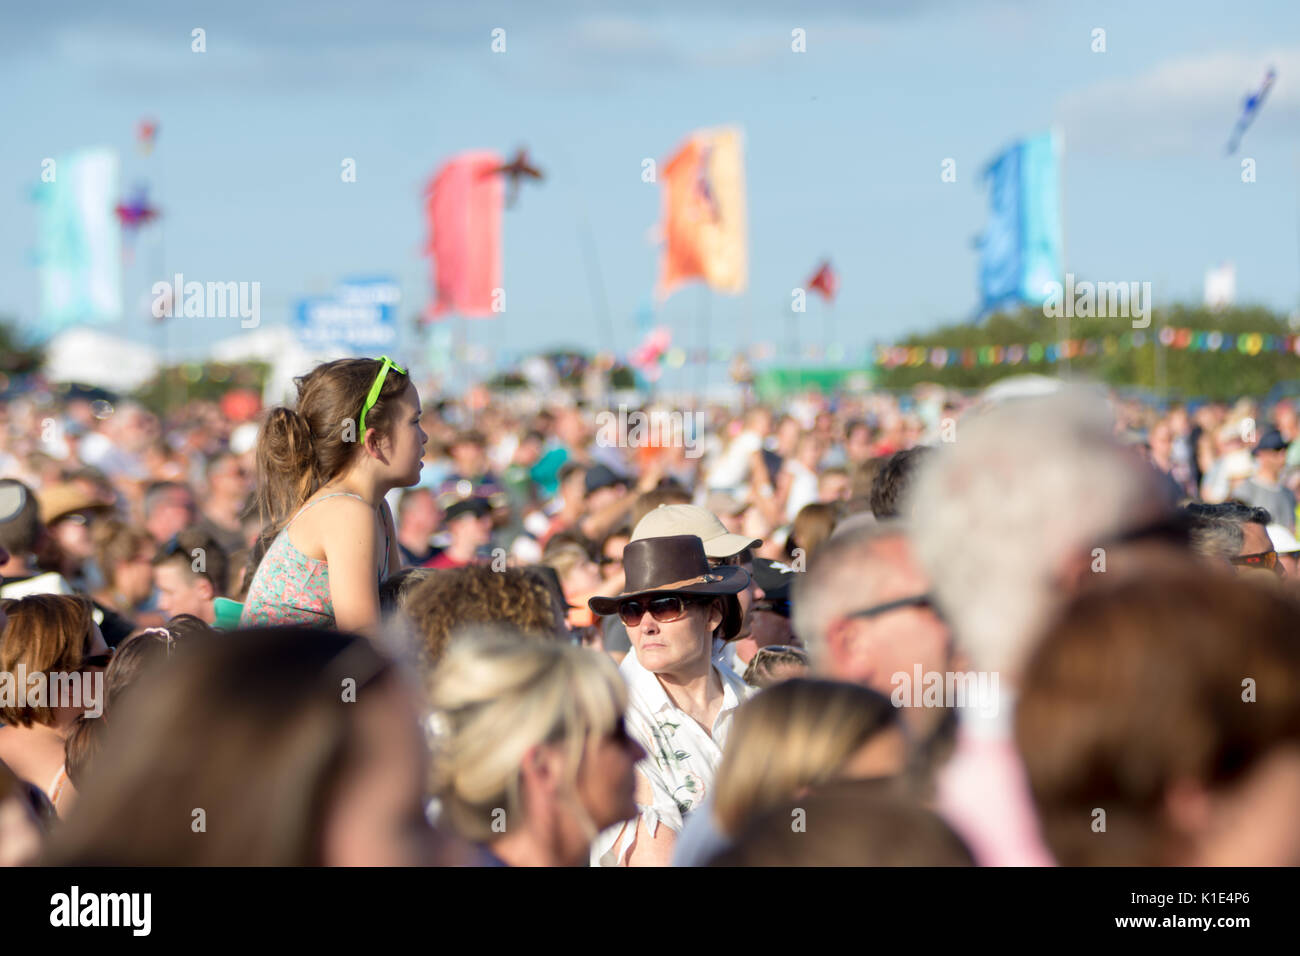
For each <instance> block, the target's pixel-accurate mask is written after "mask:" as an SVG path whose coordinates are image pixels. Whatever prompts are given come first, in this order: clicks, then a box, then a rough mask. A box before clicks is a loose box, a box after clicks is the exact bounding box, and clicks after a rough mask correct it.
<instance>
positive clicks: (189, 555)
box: [153, 528, 229, 597]
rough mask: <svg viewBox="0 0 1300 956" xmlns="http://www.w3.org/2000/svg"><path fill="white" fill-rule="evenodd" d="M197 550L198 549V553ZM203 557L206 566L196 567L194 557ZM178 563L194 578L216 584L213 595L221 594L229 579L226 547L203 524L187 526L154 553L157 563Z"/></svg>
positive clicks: (157, 564)
mask: <svg viewBox="0 0 1300 956" xmlns="http://www.w3.org/2000/svg"><path fill="white" fill-rule="evenodd" d="M195 552H198V554H197V555H196V554H195ZM196 557H197V558H201V559H202V561H201V564H202V568H203V570H201V571H196V570H194V559H195V558H196ZM169 563H170V564H175V565H177V566H178V567H181V568H183V569H184V571H185V573H186V574H187V575H188V576H189V577H191V578H207V580H208V583H209V584H211V585H212V596H213V597H221V596H222V595H223V594H225V593H226V585H227V584H228V583H229V581H228V575H229V572H228V570H227V567H228V559H227V557H226V549H225V548H223V547H222V546H221V542H219V541H218V540H217V539H216V538H215V537H213V535H212V533H211V532H208V531H204V530H203V529H202V528H187V529H186V530H184V531H182V532H180V533H179V534H178V535H176V537H175V538H173V539H172V540H171V541H169V542H167V543H166V544H164V545H163V546H162V547H161V548H159V549H158V553H157V554H155V555H154V558H153V566H154V567H159V566H160V565H163V564H169Z"/></svg>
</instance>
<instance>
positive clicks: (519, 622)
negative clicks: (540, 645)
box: [402, 565, 564, 665]
mask: <svg viewBox="0 0 1300 956" xmlns="http://www.w3.org/2000/svg"><path fill="white" fill-rule="evenodd" d="M402 606H403V608H404V609H405V611H406V613H407V615H408V616H409V617H410V619H411V622H412V623H413V624H414V625H415V627H416V630H417V631H418V632H419V634H420V637H421V638H422V640H423V643H424V650H425V652H426V653H427V655H428V663H429V664H431V665H432V664H437V662H438V661H439V660H441V659H442V655H443V652H444V651H445V650H446V646H447V641H448V640H449V639H450V638H451V636H452V634H453V632H455V631H456V630H458V629H459V628H462V627H465V626H466V625H470V624H502V625H506V626H509V627H512V628H514V629H515V630H517V631H519V632H520V633H522V634H524V635H526V636H530V637H545V638H555V637H559V636H560V635H561V633H562V631H563V621H564V611H563V608H561V607H560V606H559V603H558V601H557V600H556V598H555V596H554V595H553V594H552V593H551V589H550V588H548V587H547V586H546V585H545V584H543V583H542V582H541V580H540V579H539V578H537V577H536V576H535V575H533V574H530V573H529V572H527V571H525V570H524V569H523V568H506V569H505V570H504V571H493V570H492V569H491V568H488V567H480V566H478V565H470V566H468V567H464V568H446V569H442V570H438V571H435V572H434V573H433V574H432V575H431V576H430V577H429V578H428V579H426V580H424V581H421V582H420V583H418V584H417V585H415V587H413V588H412V589H411V590H410V591H408V592H407V593H406V595H405V597H404V599H403V601H402Z"/></svg>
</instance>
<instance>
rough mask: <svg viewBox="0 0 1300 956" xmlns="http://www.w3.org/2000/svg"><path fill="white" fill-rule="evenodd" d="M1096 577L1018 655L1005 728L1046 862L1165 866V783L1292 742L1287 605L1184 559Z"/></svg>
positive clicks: (1173, 846)
mask: <svg viewBox="0 0 1300 956" xmlns="http://www.w3.org/2000/svg"><path fill="white" fill-rule="evenodd" d="M1100 578H1101V579H1102V580H1101V582H1100V583H1099V585H1098V586H1097V587H1094V588H1091V589H1088V590H1087V591H1084V592H1083V593H1081V594H1079V595H1078V596H1077V597H1076V598H1075V599H1074V600H1073V601H1072V602H1071V603H1070V604H1069V606H1068V607H1067V608H1066V610H1065V612H1064V614H1063V615H1062V617H1061V618H1060V619H1059V621H1058V622H1057V623H1056V624H1055V626H1054V627H1053V628H1052V629H1050V630H1049V631H1048V633H1047V635H1046V636H1045V637H1044V638H1043V640H1042V642H1041V644H1040V645H1039V646H1038V648H1037V649H1036V651H1035V653H1034V654H1033V656H1032V657H1031V658H1030V659H1029V661H1028V664H1027V668H1026V671H1025V674H1024V678H1023V681H1022V687H1023V688H1024V690H1023V696H1022V697H1021V699H1020V701H1019V702H1018V703H1017V706H1016V713H1015V722H1016V738H1017V741H1018V743H1019V745H1020V749H1021V752H1022V754H1023V756H1024V761H1025V768H1026V770H1027V771H1028V776H1029V783H1030V785H1031V787H1032V790H1033V794H1034V801H1035V803H1036V804H1037V807H1038V812H1039V816H1040V819H1041V822H1042V831H1043V835H1044V837H1045V839H1046V841H1047V843H1048V845H1049V847H1050V848H1051V850H1052V852H1053V853H1054V854H1055V855H1056V858H1057V860H1058V862H1060V863H1062V864H1065V865H1067V866H1071V865H1080V864H1085V865H1088V864H1105V865H1129V864H1138V865H1143V866H1157V865H1165V864H1168V863H1170V862H1177V860H1178V859H1179V857H1180V855H1181V854H1182V853H1183V852H1184V850H1185V845H1184V842H1183V838H1181V837H1180V836H1179V835H1178V833H1177V832H1176V831H1175V830H1174V829H1173V827H1172V826H1170V824H1169V821H1168V820H1167V818H1166V816H1165V813H1164V809H1165V800H1166V798H1167V796H1168V794H1169V792H1170V788H1171V787H1172V786H1173V785H1174V784H1176V783H1177V782H1180V781H1184V782H1192V783H1195V784H1200V785H1202V786H1205V787H1207V788H1210V789H1218V788H1220V787H1223V786H1227V785H1229V784H1231V783H1232V782H1233V781H1235V780H1237V779H1239V778H1240V777H1242V776H1243V775H1244V774H1246V773H1247V772H1249V771H1250V769H1251V767H1252V766H1253V765H1255V764H1256V763H1257V762H1258V761H1259V760H1260V759H1261V758H1263V757H1264V756H1265V755H1266V754H1268V753H1269V752H1270V751H1272V750H1273V749H1274V748H1276V747H1278V746H1281V745H1284V744H1287V743H1292V742H1297V741H1300V641H1297V640H1296V633H1297V631H1300V605H1297V604H1296V603H1295V601H1294V600H1293V599H1291V598H1289V597H1288V596H1286V595H1284V594H1282V593H1280V592H1279V591H1278V589H1276V588H1267V587H1263V586H1260V585H1257V584H1255V583H1254V582H1251V581H1248V580H1244V579H1242V578H1240V577H1232V576H1228V575H1226V574H1224V573H1223V572H1222V571H1219V570H1217V569H1215V568H1212V567H1204V566H1202V565H1200V564H1191V563H1184V562H1183V561H1179V562H1177V563H1172V562H1162V563H1161V564H1159V565H1155V564H1153V565H1150V566H1149V567H1148V568H1147V570H1146V571H1145V573H1143V574H1142V575H1141V576H1140V577H1139V576H1136V575H1131V576H1122V577H1118V578H1116V577H1115V576H1114V575H1100ZM1247 678H1249V679H1250V680H1251V681H1253V683H1252V684H1249V685H1248V684H1246V679H1247ZM1255 686H1258V688H1259V696H1258V699H1257V700H1256V699H1254V698H1253V697H1247V688H1253V687H1255ZM1247 701H1249V702H1247ZM1098 808H1101V809H1104V810H1105V812H1106V827H1105V830H1104V831H1101V832H1094V830H1093V828H1092V826H1091V824H1092V823H1093V821H1094V819H1095V810H1096V809H1098Z"/></svg>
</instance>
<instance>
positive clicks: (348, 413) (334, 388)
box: [248, 358, 410, 581]
mask: <svg viewBox="0 0 1300 956" xmlns="http://www.w3.org/2000/svg"><path fill="white" fill-rule="evenodd" d="M381 368H383V363H382V362H381V361H379V360H378V359H367V358H355V359H339V360H338V361H335V362H326V363H325V364H323V365H318V366H316V368H314V369H312V371H311V372H309V373H308V374H306V375H304V376H301V377H299V378H296V379H295V380H294V382H295V384H297V386H298V402H297V407H296V408H288V407H286V406H283V405H278V406H276V407H275V408H272V409H271V411H270V414H269V415H268V416H267V418H266V422H265V423H264V424H263V425H262V430H261V432H260V433H259V434H258V436H257V491H256V495H255V500H256V506H257V512H258V514H259V516H260V517H261V520H262V533H261V536H260V537H259V539H258V543H257V548H256V549H255V552H256V558H257V560H260V559H261V556H262V555H264V554H265V553H266V548H267V547H268V546H269V545H270V543H271V541H272V539H274V538H275V536H276V535H277V534H279V533H280V531H281V530H283V528H284V526H285V525H286V524H288V522H289V519H290V518H292V517H293V516H294V514H295V513H296V512H297V511H298V509H299V508H301V507H302V506H303V504H304V503H305V502H306V501H307V499H308V498H310V497H311V496H312V495H314V494H315V493H316V491H317V490H318V489H319V488H320V487H321V486H322V485H324V484H326V483H327V482H329V481H331V480H332V479H334V478H336V477H338V476H339V475H340V474H342V473H343V471H344V470H345V469H346V468H347V466H348V465H349V464H350V463H351V462H352V460H353V458H354V457H356V455H357V453H358V449H359V448H360V447H361V446H362V444H363V443H364V441H365V435H362V434H360V433H359V432H360V428H361V426H360V419H361V409H362V406H363V405H365V403H366V397H367V395H369V393H370V389H371V387H372V386H373V385H374V383H375V378H376V377H377V376H378V375H379V370H380V369H381ZM409 381H410V380H409V378H408V377H407V376H406V375H404V374H402V373H401V372H399V371H397V369H396V368H390V369H389V370H388V374H387V375H386V376H385V377H384V384H383V387H382V388H381V389H380V392H379V398H378V399H377V400H376V402H375V405H374V407H373V408H371V409H370V411H368V412H367V413H366V427H367V428H371V427H373V428H374V429H375V431H376V432H378V433H379V434H380V435H386V434H387V433H388V430H389V427H390V425H391V423H392V417H393V415H394V409H395V407H396V401H397V399H399V398H400V397H401V395H402V393H403V392H405V391H406V386H407V385H408V383H409ZM349 426H350V427H349ZM348 439H351V440H348ZM252 570H253V569H252V568H250V573H249V575H248V579H249V580H250V581H251V580H252V573H251V572H252Z"/></svg>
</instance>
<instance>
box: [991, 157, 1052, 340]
mask: <svg viewBox="0 0 1300 956" xmlns="http://www.w3.org/2000/svg"><path fill="white" fill-rule="evenodd" d="M1059 159H1060V150H1059V146H1058V143H1057V140H1056V137H1055V136H1054V135H1053V134H1051V133H1044V134H1043V135H1041V136H1035V137H1033V138H1032V139H1025V140H1021V141H1020V142H1018V143H1016V144H1015V145H1013V146H1012V147H1011V148H1009V149H1008V150H1006V151H1005V152H1004V153H1002V154H1001V155H1000V156H998V157H997V158H996V159H994V160H993V162H992V163H990V164H989V166H988V168H987V169H986V170H985V172H984V178H985V179H987V180H989V184H990V195H989V222H988V226H987V227H986V228H985V230H984V234H983V236H982V237H981V238H980V241H979V246H980V273H979V285H980V312H981V314H982V315H987V314H989V313H990V312H993V311H995V310H997V309H998V308H1000V307H1002V306H1004V305H1015V304H1020V303H1028V304H1030V305H1042V303H1043V301H1044V300H1045V299H1046V298H1047V296H1048V291H1047V285H1048V283H1051V282H1060V281H1061V273H1062V266H1061V206H1060V182H1059V175H1058V169H1059V166H1060V162H1059Z"/></svg>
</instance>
